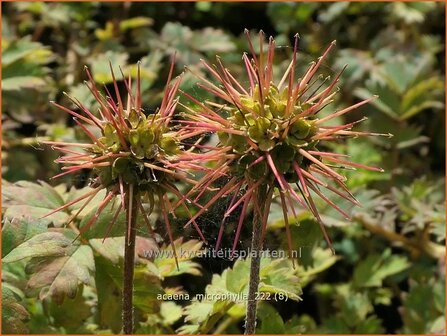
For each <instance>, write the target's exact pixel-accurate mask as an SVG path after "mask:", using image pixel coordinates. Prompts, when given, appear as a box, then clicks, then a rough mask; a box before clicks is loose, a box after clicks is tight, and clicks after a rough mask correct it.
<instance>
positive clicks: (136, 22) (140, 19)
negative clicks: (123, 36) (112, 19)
mask: <svg viewBox="0 0 447 336" xmlns="http://www.w3.org/2000/svg"><path fill="white" fill-rule="evenodd" d="M153 23H154V20H152V19H151V18H148V17H144V16H136V17H133V18H131V19H127V20H123V21H121V22H120V29H121V31H122V32H125V31H126V30H129V29H135V28H141V27H147V26H151V25H152V24H153Z"/></svg>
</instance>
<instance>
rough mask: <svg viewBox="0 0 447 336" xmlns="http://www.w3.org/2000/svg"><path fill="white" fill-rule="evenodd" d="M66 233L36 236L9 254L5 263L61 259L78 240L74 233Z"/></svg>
mask: <svg viewBox="0 0 447 336" xmlns="http://www.w3.org/2000/svg"><path fill="white" fill-rule="evenodd" d="M64 233H65V234H66V235H64ZM64 233H62V232H55V231H49V232H43V233H40V234H37V235H34V236H32V237H31V238H30V239H28V240H26V241H24V242H23V243H21V244H20V245H19V246H17V247H16V248H14V249H13V250H12V251H11V252H9V253H8V254H7V255H6V256H5V257H4V258H3V262H5V263H10V262H16V261H19V260H23V259H26V258H36V257H61V256H63V255H65V253H66V251H67V250H69V249H70V248H71V246H72V244H73V240H74V238H76V235H75V234H74V232H72V231H68V230H65V232H64Z"/></svg>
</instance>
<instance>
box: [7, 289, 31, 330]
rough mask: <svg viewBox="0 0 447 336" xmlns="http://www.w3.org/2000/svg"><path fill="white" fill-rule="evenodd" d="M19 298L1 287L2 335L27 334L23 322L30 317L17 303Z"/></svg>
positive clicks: (26, 328)
mask: <svg viewBox="0 0 447 336" xmlns="http://www.w3.org/2000/svg"><path fill="white" fill-rule="evenodd" d="M18 300H19V298H18V297H17V296H16V295H15V294H14V293H13V292H12V291H11V290H10V289H8V288H7V287H5V286H2V334H22V335H25V334H28V332H29V331H28V327H27V326H26V324H25V322H26V321H27V320H28V319H29V317H30V315H29V313H28V312H27V310H26V309H25V308H24V307H23V306H22V305H21V304H20V303H19V302H18Z"/></svg>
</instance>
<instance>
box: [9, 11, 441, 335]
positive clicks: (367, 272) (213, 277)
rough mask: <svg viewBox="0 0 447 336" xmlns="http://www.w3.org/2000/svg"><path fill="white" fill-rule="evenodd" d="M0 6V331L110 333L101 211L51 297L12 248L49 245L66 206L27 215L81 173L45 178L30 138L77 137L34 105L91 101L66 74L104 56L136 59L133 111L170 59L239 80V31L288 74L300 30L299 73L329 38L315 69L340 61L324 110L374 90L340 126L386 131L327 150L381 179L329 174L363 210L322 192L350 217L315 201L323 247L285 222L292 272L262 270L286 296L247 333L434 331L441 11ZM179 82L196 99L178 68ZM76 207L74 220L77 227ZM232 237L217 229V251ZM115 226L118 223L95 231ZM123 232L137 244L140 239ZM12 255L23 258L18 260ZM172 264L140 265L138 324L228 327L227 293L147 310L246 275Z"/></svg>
mask: <svg viewBox="0 0 447 336" xmlns="http://www.w3.org/2000/svg"><path fill="white" fill-rule="evenodd" d="M2 13H3V15H2V28H3V29H2V177H3V183H2V184H3V188H2V193H3V198H2V201H3V207H2V208H3V209H2V210H3V213H2V215H3V244H2V257H3V258H4V259H6V261H7V262H4V263H3V265H2V270H3V272H2V284H3V286H2V297H3V302H2V304H3V312H2V321H3V323H2V329H3V330H2V331H3V332H4V333H56V334H57V333H78V334H79V333H111V332H114V333H117V332H119V330H120V324H119V319H120V317H119V314H120V312H119V309H120V308H119V305H120V298H119V297H120V290H119V284H120V276H121V275H120V270H119V265H120V259H119V250H120V246H118V245H116V244H115V245H114V244H113V242H111V241H109V240H107V242H108V244H106V245H102V244H100V243H99V242H100V241H102V239H100V238H102V236H101V234H102V232H103V231H101V230H102V228H103V227H104V225H106V223H107V221H110V218H109V217H106V215H105V217H104V218H101V221H100V224H99V228H98V229H95V230H93V231H94V232H91V233H89V237H87V238H88V241H87V242H82V243H79V245H76V246H75V247H76V248H75V249H74V250H73V251H79V250H80V249H85V250H88V251H90V252H88V254H89V253H91V257H89V258H87V259H88V260H87V261H88V262H86V263H82V262H81V261H79V260H77V259H75V258H74V257H73V256H75V254H76V252H73V251H72V250H70V251H71V252H70V256H72V257H73V258H72V259H74V261H75V264H74V265H75V266H74V267H73V268H70V269H68V270H65V271H66V272H67V274H66V275H65V276H66V278H64V280H65V281H69V283H70V285H69V286H71V287H70V288H68V289H67V288H65V287H63V286H62V287H63V288H60V287H61V284H60V283H58V281H60V279H58V278H57V277H51V276H50V278H48V277H46V278H45V277H44V278H42V277H38V276H36V274H42V273H39V272H43V270H42V267H41V268H39V265H43V264H44V265H47V266H48V265H49V263H51V262H56V263H57V262H58V261H57V260H58V259H57V256H55V255H54V254H51V253H47V254H45V253H44V252H39V253H40V254H39V253H35V254H28V255H24V254H23V253H24V252H23V246H24V245H23V244H25V246H28V245H26V244H29V242H30V241H35V240H36V239H37V238H36V237H41V238H42V239H44V238H45V237H46V238H48V237H49V236H46V235H48V234H49V233H51V228H54V227H61V226H63V223H64V220H66V218H68V216H69V214H70V213H68V214H58V215H57V216H53V217H51V218H50V219H49V220H41V219H39V218H40V216H42V215H43V214H45V213H47V212H49V211H50V210H51V209H55V208H57V207H58V206H60V205H62V204H64V202H66V201H67V200H70V199H73V198H74V197H75V195H79V193H80V190H82V189H83V188H85V187H86V183H87V180H88V173H87V172H85V173H82V174H79V175H78V176H76V177H75V178H74V179H73V178H67V179H65V180H64V179H60V180H57V181H50V177H51V176H53V175H55V174H56V173H57V172H59V169H60V167H58V166H57V165H56V164H55V163H53V160H54V159H56V158H57V155H58V154H57V153H54V152H53V151H52V150H50V149H49V148H47V147H45V146H42V145H41V144H40V141H42V140H63V141H83V138H82V134H81V133H80V132H79V130H77V129H76V128H75V127H73V122H72V121H71V119H70V118H69V116H68V115H67V114H65V113H63V112H61V111H60V110H56V109H55V108H53V107H51V106H50V104H49V101H51V100H54V101H56V102H58V103H60V104H62V105H65V106H69V107H73V106H71V105H70V101H69V100H68V99H67V98H66V97H65V96H64V95H63V92H67V93H68V94H70V95H71V96H74V97H76V98H78V99H79V100H80V101H81V102H82V103H83V104H84V105H86V106H87V107H89V108H91V109H93V110H95V100H94V99H93V97H92V96H91V95H90V93H89V91H88V89H87V88H86V87H85V86H84V84H83V81H84V80H86V75H85V73H84V70H83V67H84V65H88V66H89V68H90V69H91V70H92V72H93V76H94V79H95V81H96V82H97V83H98V84H103V83H104V84H105V85H110V84H111V82H112V78H111V76H110V73H109V68H108V61H109V60H111V61H112V63H113V66H114V67H115V68H116V69H117V71H118V66H121V67H122V69H123V72H124V73H125V74H126V75H127V74H131V75H132V76H133V77H135V75H136V66H135V64H136V62H137V61H138V60H141V62H142V63H141V64H142V90H143V105H144V106H145V108H146V109H148V110H149V111H150V110H153V109H155V108H156V107H157V104H158V103H159V102H160V101H161V97H162V90H163V87H164V81H165V78H166V75H167V72H168V70H169V69H168V64H169V58H170V56H171V55H172V54H173V53H174V52H175V51H176V52H177V63H176V74H179V73H181V72H182V71H183V70H184V66H186V65H187V66H188V67H190V68H192V69H194V70H196V71H197V72H203V68H202V67H201V65H200V63H199V60H200V59H201V58H204V59H207V60H210V62H213V61H214V60H215V56H216V55H220V56H221V57H222V59H223V60H224V63H225V64H226V66H227V67H228V68H229V69H230V70H231V71H232V72H233V73H234V74H236V75H238V74H239V73H242V64H241V54H242V52H245V51H247V50H248V48H247V43H246V39H245V37H244V35H243V31H244V29H245V28H247V29H249V30H251V31H252V32H253V33H256V32H257V31H259V30H260V29H262V30H263V31H264V32H265V33H266V35H267V36H269V35H272V36H274V37H275V40H276V42H277V45H278V50H277V53H276V66H277V69H278V70H279V73H281V71H283V70H284V69H285V68H286V67H287V64H288V63H287V60H288V59H290V56H291V54H292V50H291V48H290V46H291V42H292V38H293V36H294V35H295V34H296V33H299V35H300V37H301V39H300V44H299V50H300V53H299V55H298V63H299V67H298V72H299V73H298V74H297V76H298V77H299V76H300V75H301V74H302V71H303V70H304V69H305V68H306V67H307V65H308V64H309V62H311V61H312V60H314V59H316V58H317V57H319V56H320V55H321V53H322V52H323V51H324V50H325V48H326V47H327V45H328V44H329V43H330V42H331V41H333V40H337V48H336V50H335V51H334V52H332V54H331V55H330V57H329V58H328V60H327V61H326V62H325V63H324V66H323V68H322V70H321V73H322V74H323V75H325V76H326V75H331V76H333V75H334V74H335V73H337V72H338V71H339V70H340V69H341V68H342V67H343V66H344V65H345V64H348V68H347V71H346V72H345V73H344V75H343V77H342V79H341V84H340V88H341V90H340V94H339V95H338V97H337V99H336V102H335V103H334V105H333V106H332V107H331V108H330V109H329V110H332V109H335V108H337V107H341V106H348V105H350V104H354V103H356V102H358V101H360V100H361V99H363V98H367V97H370V96H371V95H374V94H378V95H379V96H380V98H379V99H377V100H375V101H374V102H373V103H371V104H369V105H368V106H367V107H364V108H362V109H361V110H359V111H357V112H355V113H353V114H352V115H351V116H350V117H349V118H357V119H359V118H360V117H362V116H367V117H368V118H369V119H368V120H367V121H366V122H364V123H363V124H362V125H361V126H359V128H360V129H364V130H367V131H375V132H382V133H392V134H393V135H394V137H393V138H391V139H389V138H369V139H366V140H365V139H353V140H350V141H348V142H340V143H337V144H335V145H334V149H335V150H337V151H339V152H343V153H347V154H350V155H351V156H352V159H353V161H357V162H361V163H364V164H371V165H377V166H381V167H383V168H384V169H385V170H386V172H385V173H376V172H367V171H361V170H358V171H347V172H345V173H346V175H347V176H348V186H349V187H350V188H351V189H352V190H353V192H354V194H355V195H356V197H357V198H358V199H359V200H360V201H361V203H362V205H363V206H362V208H356V209H349V208H348V207H347V204H344V202H340V201H339V200H338V201H337V202H338V203H341V204H340V205H341V206H344V207H345V208H347V209H348V210H349V211H350V212H351V213H352V214H353V221H352V222H347V221H345V220H341V219H340V218H339V216H337V214H336V213H334V212H333V211H332V210H331V208H327V207H326V208H325V205H324V203H322V204H320V209H321V213H322V214H323V215H324V216H323V218H324V220H325V221H326V223H327V225H328V230H329V233H330V236H331V238H332V240H333V241H334V245H335V249H336V252H337V254H336V256H332V255H331V254H330V253H328V250H327V248H326V246H325V243H324V242H323V240H322V239H321V234H320V233H319V231H318V228H317V225H316V223H315V222H313V220H312V219H311V217H310V216H309V214H308V213H306V212H303V213H300V214H299V217H300V218H299V222H300V224H299V223H298V220H297V221H296V223H294V224H295V225H293V226H292V233H293V239H294V244H295V245H296V246H300V247H302V248H303V256H302V260H300V266H299V267H298V268H296V269H293V268H291V264H290V262H289V261H288V260H285V261H284V260H283V261H275V262H272V263H266V264H265V268H264V270H263V272H264V273H262V272H261V277H262V279H264V282H265V283H269V284H270V285H271V288H273V289H272V291H275V290H277V291H280V290H281V291H286V292H287V293H289V295H290V297H291V298H292V299H290V300H288V301H287V302H286V301H284V300H280V301H278V302H275V301H265V302H262V304H261V305H260V308H259V310H260V312H259V317H260V323H259V324H258V330H257V331H258V332H259V333H275V334H281V333H288V334H292V333H346V334H348V333H418V334H422V333H439V334H444V333H445V318H444V315H445V286H444V283H445V280H444V279H445V262H444V244H445V182H444V176H445V106H444V101H445V90H444V88H445V35H444V32H445V19H444V18H445V5H444V3H441V2H413V3H401V2H392V3H366V2H362V3H349V2H334V3H318V2H312V3H305V2H303V3H291V2H289V3H281V2H275V3H273V2H272V3H268V2H263V3H257V2H250V3H248V2H240V3H239V2H235V3H228V2H227V3H209V2H198V3H169V2H164V3H95V2H83V3H69V2H67V3H43V2H33V3H26V2H21V3H2ZM300 71H301V72H300ZM121 85H122V83H121ZM182 89H183V90H184V91H186V92H189V93H191V94H194V95H195V96H196V97H199V98H200V99H206V98H209V97H208V96H207V94H206V92H203V91H201V90H199V89H198V88H197V87H196V86H195V79H194V78H193V77H192V76H191V75H190V74H188V73H186V75H185V80H184V82H183V84H182ZM38 181H46V182H47V183H49V184H46V183H40V182H38ZM94 205H95V203H94V202H93V204H92V209H93V208H94ZM224 207H225V204H224V203H222V204H217V205H216V206H215V207H213V208H212V209H210V211H209V212H208V213H207V215H206V216H203V217H202V218H201V219H200V221H201V224H202V225H203V227H204V231H205V233H206V234H207V235H208V237H210V238H211V240H212V237H215V236H216V234H217V230H218V227H217V226H216V225H217V224H216V222H218V220H216V218H219V216H221V215H222V209H224ZM70 211H74V209H70ZM280 211H281V210H280V208H279V207H274V208H273V210H272V213H271V216H270V218H271V219H270V222H269V231H268V236H267V240H266V242H267V243H266V244H267V246H269V247H272V248H278V247H284V246H286V242H285V241H284V239H285V238H284V237H285V235H284V223H283V222H282V221H281V220H279V218H281V213H280ZM89 216H90V217H91V216H92V214H91V213H90V214H87V215H85V216H84V217H83V218H81V220H80V222H79V223H75V224H76V225H80V226H82V225H83V224H85V223H86V220H88V219H89V218H90V217H89ZM121 221H122V222H123V221H124V219H122V220H121ZM178 221H179V222H181V221H182V218H181V217H180V218H179V219H178ZM155 222H157V218H155ZM179 224H181V223H179ZM298 224H299V225H298ZM101 225H102V226H101ZM181 227H182V226H181V225H178V229H177V232H176V236H177V237H183V241H182V242H180V241H179V242H178V244H189V245H187V246H189V247H190V248H191V249H199V248H200V246H199V245H197V244H196V242H195V241H194V240H192V239H197V237H196V236H195V235H194V232H192V231H191V232H189V231H187V232H184V231H183V230H182V229H181ZM233 229H234V227H231V226H230V228H229V232H228V233H229V237H228V240H227V242H226V244H227V245H228V244H229V242H230V241H231V239H232V235H231V230H233ZM66 230H69V229H66ZM245 231H246V232H243V234H242V241H241V245H242V246H248V242H249V238H250V237H249V233H250V232H249V228H246V229H245ZM159 233H160V235H161V238H163V236H164V234H163V232H162V231H160V232H159ZM120 235H121V233H119V227H118V231H117V233H116V234H115V235H112V236H117V237H118V236H120ZM140 236H141V237H142V239H146V241H149V239H148V238H147V235H146V233H144V232H142V233H141V234H140ZM144 237H146V238H144ZM121 247H122V246H121ZM64 248H66V246H65V247H64ZM20 249H22V250H20ZM37 250H38V248H37ZM17 251H19V252H20V253H22V254H21V255H22V256H25V257H23V258H18V257H17V255H18V253H19V252H17ZM89 255H90V254H89ZM55 258H56V259H55ZM72 259H69V260H72ZM84 261H85V260H84ZM76 262H77V263H78V264H76ZM39 263H40V264H39ZM42 263H43V264H42ZM174 265H175V264H174V261H173V260H154V261H153V262H152V263H151V262H147V263H145V264H144V267H143V266H141V265H140V266H141V267H140V268H139V273H138V272H137V273H138V274H139V275H138V276H137V279H136V291H137V292H136V294H135V295H136V297H137V299H136V301H137V303H136V305H137V317H138V328H137V333H175V332H178V333H198V332H199V333H212V332H216V333H240V332H242V330H243V329H242V326H243V317H244V311H243V307H242V305H241V304H240V303H237V302H232V301H231V300H227V301H225V300H224V301H223V302H220V303H214V302H205V301H203V302H198V301H194V302H193V301H191V300H185V301H180V302H174V301H172V302H159V301H157V300H156V294H157V293H179V292H181V291H184V292H185V293H189V294H190V295H191V297H192V296H193V295H194V294H197V293H204V292H207V293H214V292H219V291H220V290H222V289H224V290H226V291H229V292H237V289H235V288H234V286H233V285H232V284H234V282H237V281H241V280H240V279H247V278H248V264H247V263H245V262H243V261H238V262H236V264H235V263H234V262H233V261H230V260H219V259H216V260H209V259H200V258H197V259H194V260H183V261H182V267H181V269H180V271H178V270H176V269H175V267H173V266H174ZM53 267H54V264H53ZM269 267H270V268H269ZM83 271H85V273H87V274H88V276H87V277H85V276H83V274H84V273H82V272H83ZM80 273H82V274H80ZM219 274H220V275H219ZM272 274H277V276H275V277H273V276H272ZM84 275H85V274H84ZM242 281H245V280H242ZM208 284H210V285H209V286H208V287H207V285H208ZM58 286H59V287H58ZM72 287H73V288H74V294H73V288H72ZM48 288H50V294H49V292H48ZM76 290H77V291H76ZM55 293H56V294H55ZM66 295H67V296H68V298H65V296H66ZM298 296H299V297H301V299H302V300H301V301H300V300H298ZM64 298H65V299H64ZM293 298H294V299H293Z"/></svg>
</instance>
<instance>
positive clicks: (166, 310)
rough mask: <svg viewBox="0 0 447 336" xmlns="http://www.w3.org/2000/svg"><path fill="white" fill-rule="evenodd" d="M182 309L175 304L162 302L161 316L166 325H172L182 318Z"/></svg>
mask: <svg viewBox="0 0 447 336" xmlns="http://www.w3.org/2000/svg"><path fill="white" fill-rule="evenodd" d="M182 312H183V311H182V307H181V306H179V305H177V304H175V303H174V302H170V301H167V302H162V303H161V306H160V314H161V316H162V318H163V322H164V323H165V324H166V325H172V324H174V323H175V322H176V321H178V320H179V319H180V318H181V317H182Z"/></svg>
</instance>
